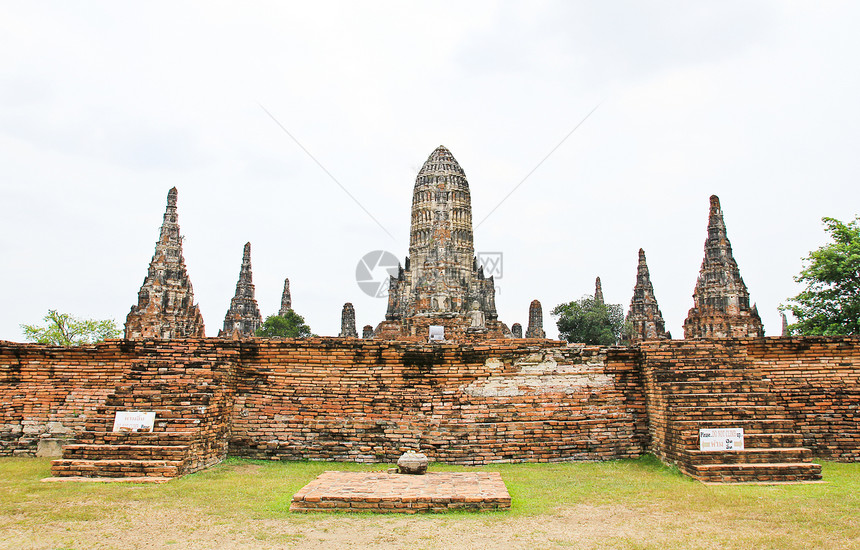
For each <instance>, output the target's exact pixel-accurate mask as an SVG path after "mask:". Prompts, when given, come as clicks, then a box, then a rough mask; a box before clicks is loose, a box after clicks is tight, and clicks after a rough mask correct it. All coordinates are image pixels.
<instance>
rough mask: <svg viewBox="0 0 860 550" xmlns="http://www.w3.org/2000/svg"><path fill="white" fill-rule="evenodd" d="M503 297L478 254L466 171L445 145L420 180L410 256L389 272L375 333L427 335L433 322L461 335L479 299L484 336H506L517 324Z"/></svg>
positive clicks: (452, 335) (447, 334)
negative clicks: (505, 312)
mask: <svg viewBox="0 0 860 550" xmlns="http://www.w3.org/2000/svg"><path fill="white" fill-rule="evenodd" d="M392 267H393V266H392ZM392 271H393V270H392ZM495 300H496V294H495V282H494V279H493V277H492V276H490V277H486V276H485V275H484V270H483V268H482V267H480V266H479V265H478V262H477V258H476V257H475V245H474V240H473V234H472V199H471V195H470V191H469V182H468V181H467V180H466V173H465V172H464V171H463V168H462V167H460V164H459V163H458V162H457V160H456V159H455V158H454V155H452V154H451V152H450V151H449V150H448V149H446V148H445V147H444V146H442V145H440V146H439V147H437V148H436V149H435V150H434V151H433V152H432V153H431V154H430V156H429V157H428V158H427V160H426V161H425V162H424V164H423V166H422V167H421V170H420V171H419V172H418V175H417V177H416V178H415V184H414V186H413V188H412V215H411V218H410V225H409V256H408V257H407V258H406V261H405V262H403V267H400V268H399V269H397V271H396V275H394V274H392V275H391V277H390V278H389V285H388V309H387V310H386V313H385V321H383V322H382V323H380V324H379V325H378V326H377V327H376V330H375V331H374V338H378V339H381V340H396V339H399V338H404V337H406V338H419V337H420V338H421V339H424V338H426V337H427V335H428V334H429V333H428V331H429V327H430V326H443V327H445V337H446V339H454V340H456V339H458V338H461V337H464V336H463V335H464V334H465V332H466V329H467V328H471V321H470V319H471V318H472V316H473V315H475V314H473V313H472V311H473V310H472V307H473V304H474V303H475V302H477V303H478V310H479V311H480V312H481V313H483V318H484V323H483V324H484V326H485V328H486V329H487V331H485V332H482V333H481V334H482V337H483V338H487V339H495V338H505V337H506V336H507V335H508V334H509V333H510V330H509V329H508V328H507V326H505V325H504V323H501V322H499V320H498V313H497V311H496V301H495ZM477 317H480V315H476V318H477ZM419 335H420V336H419ZM474 337H475V334H474V333H473V334H471V336H470V338H474Z"/></svg>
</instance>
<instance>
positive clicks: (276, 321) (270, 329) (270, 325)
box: [256, 309, 311, 338]
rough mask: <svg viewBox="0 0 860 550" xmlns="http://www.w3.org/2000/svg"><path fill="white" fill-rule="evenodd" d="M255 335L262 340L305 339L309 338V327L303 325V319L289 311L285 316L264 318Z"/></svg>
mask: <svg viewBox="0 0 860 550" xmlns="http://www.w3.org/2000/svg"><path fill="white" fill-rule="evenodd" d="M256 334H257V336H262V337H263V338H307V337H308V336H311V327H309V326H307V325H306V324H305V318H304V317H302V316H301V315H299V314H298V313H296V312H295V311H293V310H292V309H290V310H287V313H286V315H269V316H268V317H266V320H265V321H263V324H262V326H260V328H258V329H257V332H256Z"/></svg>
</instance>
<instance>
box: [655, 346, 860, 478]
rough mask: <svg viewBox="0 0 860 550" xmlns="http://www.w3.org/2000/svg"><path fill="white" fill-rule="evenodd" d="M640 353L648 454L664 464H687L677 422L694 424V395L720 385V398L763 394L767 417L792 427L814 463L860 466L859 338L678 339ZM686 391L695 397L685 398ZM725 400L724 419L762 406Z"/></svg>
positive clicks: (738, 399)
mask: <svg viewBox="0 0 860 550" xmlns="http://www.w3.org/2000/svg"><path fill="white" fill-rule="evenodd" d="M639 349H640V351H641V353H642V378H643V381H644V390H645V393H646V395H647V402H648V416H649V432H650V436H651V450H652V451H653V452H654V453H655V454H657V455H658V456H660V457H661V458H664V459H665V460H668V461H670V462H678V461H680V460H682V458H681V457H682V452H681V451H682V449H683V448H684V445H685V442H684V441H683V437H685V434H684V433H682V431H681V430H679V429H677V426H678V423H679V421H684V420H689V419H690V418H691V417H690V414H691V413H689V412H688V409H691V408H693V407H695V406H697V405H699V404H700V403H701V397H700V396H697V395H696V394H695V393H694V392H698V391H702V388H706V387H707V385H706V382H708V381H710V382H713V381H715V380H716V381H718V382H719V383H720V384H721V386H722V387H723V389H722V390H721V391H740V392H751V393H748V395H751V396H752V395H757V394H761V393H764V394H765V395H764V396H763V397H761V398H758V400H759V401H760V402H761V403H760V404H761V405H766V406H769V407H773V410H768V412H767V413H766V417H767V418H768V419H770V420H775V421H779V420H785V421H787V422H788V424H787V425H788V426H791V427H792V430H793V431H795V432H797V433H799V434H801V435H802V436H803V445H804V446H805V447H808V448H811V449H812V451H813V453H814V454H815V456H819V457H822V458H826V459H830V460H846V461H854V460H858V459H860V339H858V338H856V337H804V338H742V339H730V338H725V339H713V340H675V341H671V342H645V343H642V344H641V345H640V347H639ZM685 392H689V393H690V395H689V398H688V399H687V398H686V397H685V396H684V394H685ZM685 399H687V401H689V402H685V401H684V400H685ZM726 399H727V401H726V402H725V405H726V409H727V410H726V411H718V413H719V414H724V415H725V416H726V417H727V418H730V417H732V414H731V412H732V408H735V407H739V406H743V405H757V404H759V403H756V402H753V400H754V398H753V397H750V398H741V397H738V396H732V397H728V396H727V397H726ZM718 413H717V412H715V413H714V414H718ZM711 418H712V419H713V418H714V417H713V414H712V415H711ZM686 436H689V434H686ZM687 443H689V442H687Z"/></svg>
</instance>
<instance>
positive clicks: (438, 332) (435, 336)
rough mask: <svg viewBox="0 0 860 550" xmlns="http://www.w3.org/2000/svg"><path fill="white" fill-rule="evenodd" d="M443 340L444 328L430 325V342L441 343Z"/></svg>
mask: <svg viewBox="0 0 860 550" xmlns="http://www.w3.org/2000/svg"><path fill="white" fill-rule="evenodd" d="M444 340H445V327H440V326H438V325H430V341H431V342H442V341H444Z"/></svg>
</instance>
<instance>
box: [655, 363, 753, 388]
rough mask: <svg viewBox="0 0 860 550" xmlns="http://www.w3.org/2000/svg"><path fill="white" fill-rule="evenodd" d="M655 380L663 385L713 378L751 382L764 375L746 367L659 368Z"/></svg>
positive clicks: (706, 380)
mask: <svg viewBox="0 0 860 550" xmlns="http://www.w3.org/2000/svg"><path fill="white" fill-rule="evenodd" d="M654 380H655V381H656V382H657V383H658V384H660V385H661V386H662V385H663V384H664V383H673V382H694V381H701V382H709V381H712V380H724V381H725V380H745V381H750V382H760V381H761V380H762V376H761V373H760V372H757V371H755V370H750V369H748V368H746V367H739V368H736V369H726V368H719V367H718V368H700V369H684V370H666V371H661V370H658V371H656V372H655V373H654Z"/></svg>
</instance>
